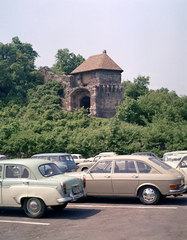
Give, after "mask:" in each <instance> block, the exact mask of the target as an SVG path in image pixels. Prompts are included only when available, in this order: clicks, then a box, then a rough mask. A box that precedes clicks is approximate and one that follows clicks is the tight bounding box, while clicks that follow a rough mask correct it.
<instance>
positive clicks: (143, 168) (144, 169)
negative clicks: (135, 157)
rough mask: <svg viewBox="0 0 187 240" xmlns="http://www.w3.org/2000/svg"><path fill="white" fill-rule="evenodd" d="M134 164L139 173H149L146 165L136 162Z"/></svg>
mask: <svg viewBox="0 0 187 240" xmlns="http://www.w3.org/2000/svg"><path fill="white" fill-rule="evenodd" d="M136 163H137V166H138V170H139V173H149V172H150V171H151V169H152V168H151V167H150V166H149V165H147V164H146V163H144V162H140V161H137V162H136Z"/></svg>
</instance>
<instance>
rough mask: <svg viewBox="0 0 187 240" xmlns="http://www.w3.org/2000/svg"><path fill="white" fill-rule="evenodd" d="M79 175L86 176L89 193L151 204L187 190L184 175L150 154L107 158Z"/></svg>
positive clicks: (88, 194)
mask: <svg viewBox="0 0 187 240" xmlns="http://www.w3.org/2000/svg"><path fill="white" fill-rule="evenodd" d="M78 175H79V176H84V177H85V178H86V189H85V190H86V192H87V196H112V197H139V199H140V201H141V202H142V203H143V204H148V205H150V204H156V203H158V202H159V200H160V199H163V198H165V197H166V196H170V195H174V196H178V195H181V194H182V193H183V192H185V191H186V189H187V186H186V185H185V180H184V174H182V173H181V172H179V171H178V170H176V169H174V168H172V167H171V166H169V165H167V164H165V163H164V162H162V161H160V160H158V159H156V158H154V157H148V156H140V155H118V156H113V157H105V158H102V159H100V160H99V161H98V162H96V163H95V164H94V165H93V166H92V167H91V168H90V169H89V170H88V171H87V172H84V173H82V174H80V173H77V176H78Z"/></svg>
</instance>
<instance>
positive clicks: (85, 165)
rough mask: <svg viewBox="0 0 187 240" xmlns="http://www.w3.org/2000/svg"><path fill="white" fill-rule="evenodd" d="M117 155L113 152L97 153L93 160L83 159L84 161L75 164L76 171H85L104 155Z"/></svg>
mask: <svg viewBox="0 0 187 240" xmlns="http://www.w3.org/2000/svg"><path fill="white" fill-rule="evenodd" d="M112 156H117V154H116V153H115V152H102V153H100V154H99V155H96V156H95V157H94V159H93V161H85V162H84V163H80V164H78V165H77V171H78V172H80V171H87V170H88V169H89V168H90V167H91V166H93V165H94V163H95V162H97V161H98V160H99V159H100V158H104V157H112Z"/></svg>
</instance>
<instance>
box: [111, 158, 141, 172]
mask: <svg viewBox="0 0 187 240" xmlns="http://www.w3.org/2000/svg"><path fill="white" fill-rule="evenodd" d="M136 172H137V171H136V167H135V164H134V161H133V160H116V161H115V167H114V173H136Z"/></svg>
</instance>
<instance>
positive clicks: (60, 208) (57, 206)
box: [51, 203, 68, 211]
mask: <svg viewBox="0 0 187 240" xmlns="http://www.w3.org/2000/svg"><path fill="white" fill-rule="evenodd" d="M67 205H68V204H67V203H64V204H62V205H56V206H51V208H52V209H53V210H54V211H61V210H63V209H64V208H65V207H66V206H67Z"/></svg>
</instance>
